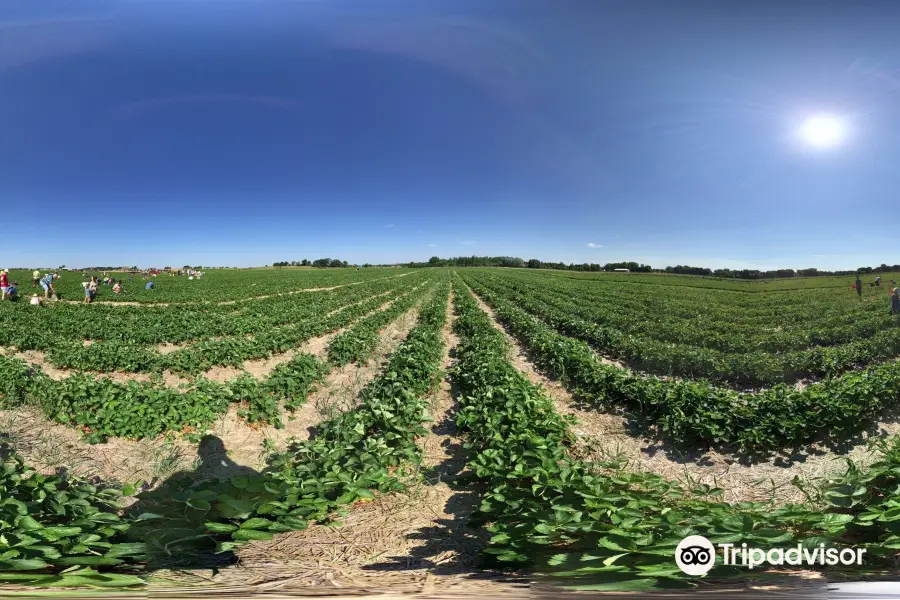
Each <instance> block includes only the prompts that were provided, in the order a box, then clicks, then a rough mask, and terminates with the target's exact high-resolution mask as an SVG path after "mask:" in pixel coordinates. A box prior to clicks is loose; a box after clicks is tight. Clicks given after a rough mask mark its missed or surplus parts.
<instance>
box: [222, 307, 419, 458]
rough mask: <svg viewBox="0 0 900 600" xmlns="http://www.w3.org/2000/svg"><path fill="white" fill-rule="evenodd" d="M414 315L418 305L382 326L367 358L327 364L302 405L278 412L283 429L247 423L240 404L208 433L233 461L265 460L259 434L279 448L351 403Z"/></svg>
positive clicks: (322, 341) (316, 350) (321, 342)
mask: <svg viewBox="0 0 900 600" xmlns="http://www.w3.org/2000/svg"><path fill="white" fill-rule="evenodd" d="M417 318H418V311H417V310H416V309H413V310H411V311H409V312H407V313H406V314H404V315H402V316H401V317H400V318H398V319H397V320H396V321H394V322H393V323H391V324H390V325H388V326H387V327H385V329H384V330H383V334H382V336H381V338H380V340H379V343H378V347H377V348H376V351H375V357H374V358H373V359H372V360H370V361H369V363H367V364H364V365H361V364H356V363H352V364H349V365H345V366H344V367H341V368H337V369H334V370H332V372H331V373H330V374H329V375H328V376H327V377H326V378H325V381H323V382H322V384H320V385H319V386H318V387H317V389H316V390H315V391H313V392H312V393H311V394H310V396H309V398H308V399H307V401H306V403H305V404H303V406H301V407H300V408H299V409H298V410H297V411H295V412H294V413H288V412H285V413H284V414H283V415H282V420H283V422H284V428H283V429H276V428H274V427H272V426H269V425H265V426H260V427H258V428H257V427H250V426H249V425H248V424H247V423H246V422H245V421H244V420H243V419H241V418H240V417H239V416H238V411H239V410H240V409H241V408H243V406H241V405H237V406H233V407H232V408H231V409H230V410H229V411H228V413H227V414H226V415H224V416H223V417H222V418H220V419H219V420H218V421H217V422H216V424H215V425H214V426H213V428H212V430H211V431H210V433H211V434H213V435H215V436H217V437H219V438H220V439H221V440H222V442H223V443H224V445H225V448H227V449H228V457H229V458H230V459H231V460H232V461H233V462H234V463H236V464H238V465H242V466H246V467H250V468H253V469H260V468H262V467H263V466H264V464H265V456H264V454H263V452H262V448H263V440H266V439H268V440H269V442H270V443H272V444H273V445H274V447H275V448H276V449H277V450H278V451H283V450H285V449H286V448H287V446H288V444H289V443H290V441H291V440H305V439H309V437H310V434H311V432H312V428H313V427H315V425H316V424H317V423H319V422H321V421H322V420H324V419H328V418H331V417H333V416H335V415H336V414H337V412H338V411H343V410H347V409H349V408H352V407H353V406H355V405H356V404H357V402H358V400H359V393H360V392H361V391H362V389H363V388H364V387H365V386H366V385H367V384H368V383H369V382H370V381H372V379H374V378H375V376H376V375H378V373H379V372H381V370H382V368H383V367H384V365H385V364H386V363H387V360H388V357H389V356H390V354H391V353H392V352H393V351H394V350H395V349H396V348H397V346H399V345H400V344H401V343H402V342H403V340H405V339H406V336H407V335H409V332H410V330H411V329H412V328H413V326H414V325H415V323H416V319H417ZM337 333H338V332H335V333H332V334H329V335H328V336H322V337H321V338H316V339H314V340H310V341H309V342H307V344H305V345H304V346H302V347H301V349H300V351H308V352H312V353H313V354H319V355H320V356H321V355H323V354H324V352H325V350H326V349H327V343H328V340H330V339H331V338H332V337H334V336H335V335H337Z"/></svg>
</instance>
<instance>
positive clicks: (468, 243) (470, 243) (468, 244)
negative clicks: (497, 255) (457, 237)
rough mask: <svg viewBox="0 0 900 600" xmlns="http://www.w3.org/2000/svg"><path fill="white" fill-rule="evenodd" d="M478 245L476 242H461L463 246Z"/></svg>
mask: <svg viewBox="0 0 900 600" xmlns="http://www.w3.org/2000/svg"><path fill="white" fill-rule="evenodd" d="M477 243H478V242H476V241H475V240H463V241H461V242H460V244H462V245H463V246H474V245H475V244H477Z"/></svg>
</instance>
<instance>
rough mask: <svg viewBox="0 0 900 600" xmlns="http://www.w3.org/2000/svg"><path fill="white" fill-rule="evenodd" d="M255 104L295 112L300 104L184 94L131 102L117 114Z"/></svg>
mask: <svg viewBox="0 0 900 600" xmlns="http://www.w3.org/2000/svg"><path fill="white" fill-rule="evenodd" d="M222 103H230V104H253V105H257V106H266V107H270V108H281V109H286V110H295V109H298V108H300V104H299V103H298V102H297V101H296V100H293V99H291V98H282V97H278V96H249V95H246V94H182V95H178V96H166V97H163V98H151V99H147V100H140V101H138V102H131V103H129V104H124V105H122V106H120V107H118V109H116V110H117V112H118V114H119V115H122V116H135V115H138V114H141V113H145V112H149V111H153V110H160V109H164V108H170V107H173V106H191V105H202V104H222Z"/></svg>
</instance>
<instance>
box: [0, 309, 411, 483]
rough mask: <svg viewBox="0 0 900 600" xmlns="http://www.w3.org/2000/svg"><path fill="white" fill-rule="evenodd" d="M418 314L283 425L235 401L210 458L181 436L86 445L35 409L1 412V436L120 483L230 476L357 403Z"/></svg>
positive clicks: (46, 464)
mask: <svg viewBox="0 0 900 600" xmlns="http://www.w3.org/2000/svg"><path fill="white" fill-rule="evenodd" d="M417 317H418V308H413V309H411V310H410V311H409V312H407V313H405V314H404V315H402V316H401V317H399V318H398V319H397V320H395V321H394V322H393V323H391V324H390V325H388V326H387V327H385V328H384V329H383V330H382V336H381V338H380V340H379V343H378V346H377V347H376V350H375V356H374V357H373V358H372V359H371V360H370V361H369V362H368V363H367V364H365V365H360V364H356V363H353V364H350V365H346V366H344V367H342V368H336V369H334V370H332V372H331V373H330V374H329V375H328V376H327V377H326V378H325V380H324V382H323V383H322V384H320V385H319V386H318V389H317V390H316V391H314V392H313V393H312V394H311V395H310V397H309V399H308V400H307V402H306V403H305V404H304V405H303V406H302V407H301V408H300V409H299V410H298V411H297V412H296V413H294V414H293V415H290V414H289V413H285V414H283V417H282V418H283V420H284V425H285V427H284V428H283V429H275V428H274V427H270V426H264V427H259V428H256V429H255V428H251V427H249V426H248V425H247V423H246V422H245V421H244V420H242V419H241V418H240V417H239V416H238V414H237V413H238V411H239V410H240V409H241V408H242V406H241V405H240V404H236V405H232V406H231V407H229V410H228V412H227V413H226V414H225V415H223V416H221V417H220V418H219V419H218V420H217V421H216V422H215V423H214V424H213V425H212V427H211V428H210V431H209V433H210V434H211V435H213V436H215V437H216V438H218V439H219V440H220V441H221V445H219V444H218V442H217V443H216V444H214V445H212V446H211V448H212V451H211V452H210V453H209V454H207V455H205V456H198V454H197V452H198V448H197V445H196V444H192V443H190V442H189V441H187V440H186V439H182V438H180V436H172V439H170V440H166V439H165V436H163V437H160V438H154V439H143V440H138V441H132V440H125V439H121V438H110V439H109V440H108V441H107V442H106V443H103V444H94V445H91V444H87V443H86V442H84V441H83V440H82V439H81V435H80V433H79V432H78V431H77V430H76V429H75V428H73V427H69V426H67V425H61V424H58V423H53V422H51V421H50V420H48V419H47V418H46V416H44V414H43V413H42V412H41V411H40V409H38V408H37V407H32V406H25V407H19V408H16V409H10V410H0V441H6V442H10V443H11V444H12V445H13V447H14V448H15V450H16V451H17V452H18V453H20V454H22V456H23V457H24V458H25V460H26V462H27V463H28V464H29V465H31V466H33V467H34V468H36V469H38V470H40V471H41V472H52V471H53V470H54V469H56V468H57V467H59V466H64V467H66V469H67V470H70V471H72V472H74V473H77V474H80V475H84V476H98V477H100V478H101V479H104V480H112V481H120V482H129V481H132V482H133V481H137V480H143V481H146V482H151V481H155V482H156V483H157V484H159V483H162V481H163V480H165V479H167V478H168V477H170V476H171V475H173V474H174V473H176V472H177V471H184V470H191V469H202V470H203V472H204V474H227V473H228V471H229V470H231V469H235V468H250V469H254V470H256V469H260V468H262V467H263V465H264V458H265V457H264V453H263V443H264V440H269V441H270V442H271V443H272V444H274V447H275V448H276V449H277V450H284V449H285V448H286V446H287V443H288V440H289V439H290V438H291V437H293V438H296V439H307V438H308V437H309V435H310V428H312V427H313V426H315V424H316V423H318V422H320V421H321V420H323V419H327V418H330V417H333V416H335V415H336V414H337V412H338V411H340V410H346V408H348V407H350V406H352V405H353V404H354V403H355V401H356V400H357V399H358V396H359V392H360V391H361V390H362V388H364V387H365V386H366V385H367V384H368V383H369V382H370V381H371V380H372V379H374V378H375V376H376V375H377V374H378V373H379V372H380V371H381V369H382V368H383V367H384V365H385V364H386V363H387V359H388V356H389V355H390V354H391V353H392V352H393V351H394V349H395V348H396V347H397V346H398V345H399V344H401V343H402V342H403V340H404V339H406V336H407V335H408V334H409V331H410V330H411V329H412V327H413V326H414V325H415V322H416V319H417ZM338 333H339V332H333V333H331V334H328V335H325V336H321V337H318V338H314V339H311V340H309V341H307V342H306V343H305V344H304V345H303V346H302V347H301V348H300V349H298V350H297V351H306V352H310V353H312V354H315V355H317V356H318V357H320V358H324V354H325V351H326V349H327V346H328V342H329V341H330V340H331V338H333V337H334V336H335V335H337V334H338ZM222 446H224V447H222Z"/></svg>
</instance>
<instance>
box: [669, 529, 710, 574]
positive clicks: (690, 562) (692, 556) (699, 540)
mask: <svg viewBox="0 0 900 600" xmlns="http://www.w3.org/2000/svg"><path fill="white" fill-rule="evenodd" d="M675 564H676V565H678V568H679V569H681V571H682V572H683V573H685V574H686V575H693V576H695V577H696V576H700V575H706V574H707V573H709V570H710V569H712V568H713V565H714V564H716V550H715V548H713V545H712V542H710V541H709V540H708V539H706V538H705V537H703V536H702V535H689V536H688V537H686V538H684V539H683V540H681V542H679V544H678V546H677V547H676V548H675Z"/></svg>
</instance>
